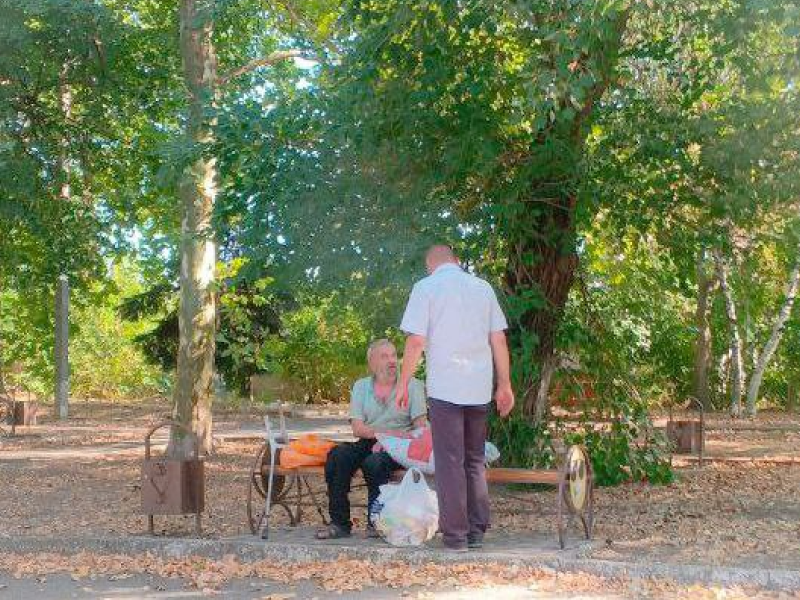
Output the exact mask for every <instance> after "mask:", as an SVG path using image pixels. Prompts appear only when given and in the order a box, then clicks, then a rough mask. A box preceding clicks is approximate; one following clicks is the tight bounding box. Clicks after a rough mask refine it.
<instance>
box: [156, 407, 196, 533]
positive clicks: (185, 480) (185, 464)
mask: <svg viewBox="0 0 800 600" xmlns="http://www.w3.org/2000/svg"><path fill="white" fill-rule="evenodd" d="M162 427H178V428H179V429H182V430H183V431H184V432H185V433H186V434H187V435H193V434H192V432H191V431H189V430H188V429H187V428H186V427H185V426H183V425H181V424H180V423H175V422H173V421H165V422H163V423H159V424H158V425H156V426H154V427H152V428H151V429H150V431H148V432H147V435H146V436H145V438H144V462H143V463H142V512H143V513H144V514H146V515H147V528H148V531H149V533H150V534H151V535H152V534H153V533H154V529H155V528H154V515H186V514H191V513H194V514H195V530H196V532H197V534H198V535H200V533H201V523H200V516H201V514H202V512H203V510H205V463H204V460H203V459H201V458H200V453H199V448H198V444H197V441H196V440H195V443H194V451H193V456H192V458H188V459H179V458H172V457H167V456H161V457H158V458H153V457H152V456H151V452H150V438H151V437H152V436H153V434H154V433H155V432H156V431H158V430H159V429H161V428H162Z"/></svg>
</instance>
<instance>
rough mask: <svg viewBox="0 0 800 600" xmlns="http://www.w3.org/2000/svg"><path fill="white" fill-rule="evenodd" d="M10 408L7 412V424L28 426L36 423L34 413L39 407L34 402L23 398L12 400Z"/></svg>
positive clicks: (35, 413) (36, 412)
mask: <svg viewBox="0 0 800 600" xmlns="http://www.w3.org/2000/svg"><path fill="white" fill-rule="evenodd" d="M12 406H13V408H12V410H11V411H10V412H9V425H15V426H17V427H19V426H23V427H30V426H31V425H36V415H37V414H38V412H39V410H38V409H39V407H38V406H37V404H36V403H35V402H31V401H25V400H14V401H13V403H12Z"/></svg>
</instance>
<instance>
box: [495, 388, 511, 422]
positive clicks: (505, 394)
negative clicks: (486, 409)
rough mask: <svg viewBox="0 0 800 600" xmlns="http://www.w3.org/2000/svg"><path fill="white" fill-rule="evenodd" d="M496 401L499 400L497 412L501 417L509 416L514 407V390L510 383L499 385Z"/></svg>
mask: <svg viewBox="0 0 800 600" xmlns="http://www.w3.org/2000/svg"><path fill="white" fill-rule="evenodd" d="M494 401H495V402H497V412H498V413H500V416H501V417H507V416H508V415H509V414H510V413H511V410H512V409H513V408H514V390H512V389H511V384H510V383H506V384H504V385H499V386H497V390H496V391H495V393H494Z"/></svg>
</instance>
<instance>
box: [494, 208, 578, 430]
mask: <svg viewBox="0 0 800 600" xmlns="http://www.w3.org/2000/svg"><path fill="white" fill-rule="evenodd" d="M536 206H537V208H538V207H539V206H541V207H542V210H541V212H539V213H538V214H537V215H536V216H535V217H534V218H532V219H530V222H528V223H525V224H524V225H522V226H520V227H519V228H518V229H516V231H517V232H518V233H517V235H516V238H517V239H516V240H513V239H512V240H511V241H510V244H509V246H510V247H509V257H508V266H507V270H506V286H507V290H508V292H509V294H510V295H512V296H515V297H517V298H520V299H522V298H524V302H526V303H527V304H528V305H529V307H523V308H522V310H521V311H520V312H519V314H518V315H516V318H515V321H516V327H517V329H516V331H514V332H513V334H514V335H513V338H514V340H513V342H514V343H515V345H517V347H518V348H519V349H520V354H521V355H522V356H523V357H524V360H525V362H526V364H525V365H523V368H522V369H521V373H522V381H521V383H522V389H521V393H520V395H521V397H522V410H523V414H524V415H525V416H526V417H528V418H530V419H532V420H533V421H534V422H538V421H540V420H542V419H543V418H545V417H546V416H547V414H548V411H549V396H548V392H549V389H550V380H551V378H552V375H553V374H554V372H555V366H556V361H555V357H554V350H555V339H556V332H557V329H558V325H559V322H560V320H561V316H562V314H563V312H564V307H565V306H566V303H567V296H568V295H569V290H570V288H571V287H572V283H573V281H574V279H575V269H576V267H577V265H578V257H577V254H576V252H575V229H574V214H575V197H574V196H573V197H570V198H567V199H565V200H564V202H563V206H561V207H554V206H549V205H548V206H545V205H539V204H537V205H536ZM526 343H527V344H531V346H527V345H526Z"/></svg>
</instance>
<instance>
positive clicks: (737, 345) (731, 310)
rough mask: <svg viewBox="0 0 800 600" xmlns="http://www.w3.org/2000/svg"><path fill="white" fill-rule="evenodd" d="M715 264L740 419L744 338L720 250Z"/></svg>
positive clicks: (733, 394)
mask: <svg viewBox="0 0 800 600" xmlns="http://www.w3.org/2000/svg"><path fill="white" fill-rule="evenodd" d="M714 262H715V264H716V270H717V278H718V279H719V285H720V289H721V290H722V297H723V298H724V299H725V314H726V316H727V319H728V329H729V330H730V336H731V341H730V352H731V379H732V383H731V413H732V414H733V415H734V416H737V417H738V416H739V414H740V413H741V410H742V390H743V389H744V381H745V374H744V360H743V357H742V338H741V336H740V335H739V321H738V317H737V316H736V302H734V298H733V290H732V289H731V287H730V284H729V281H728V265H727V263H726V262H725V259H724V258H723V257H722V254H721V253H720V252H719V250H715V251H714Z"/></svg>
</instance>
